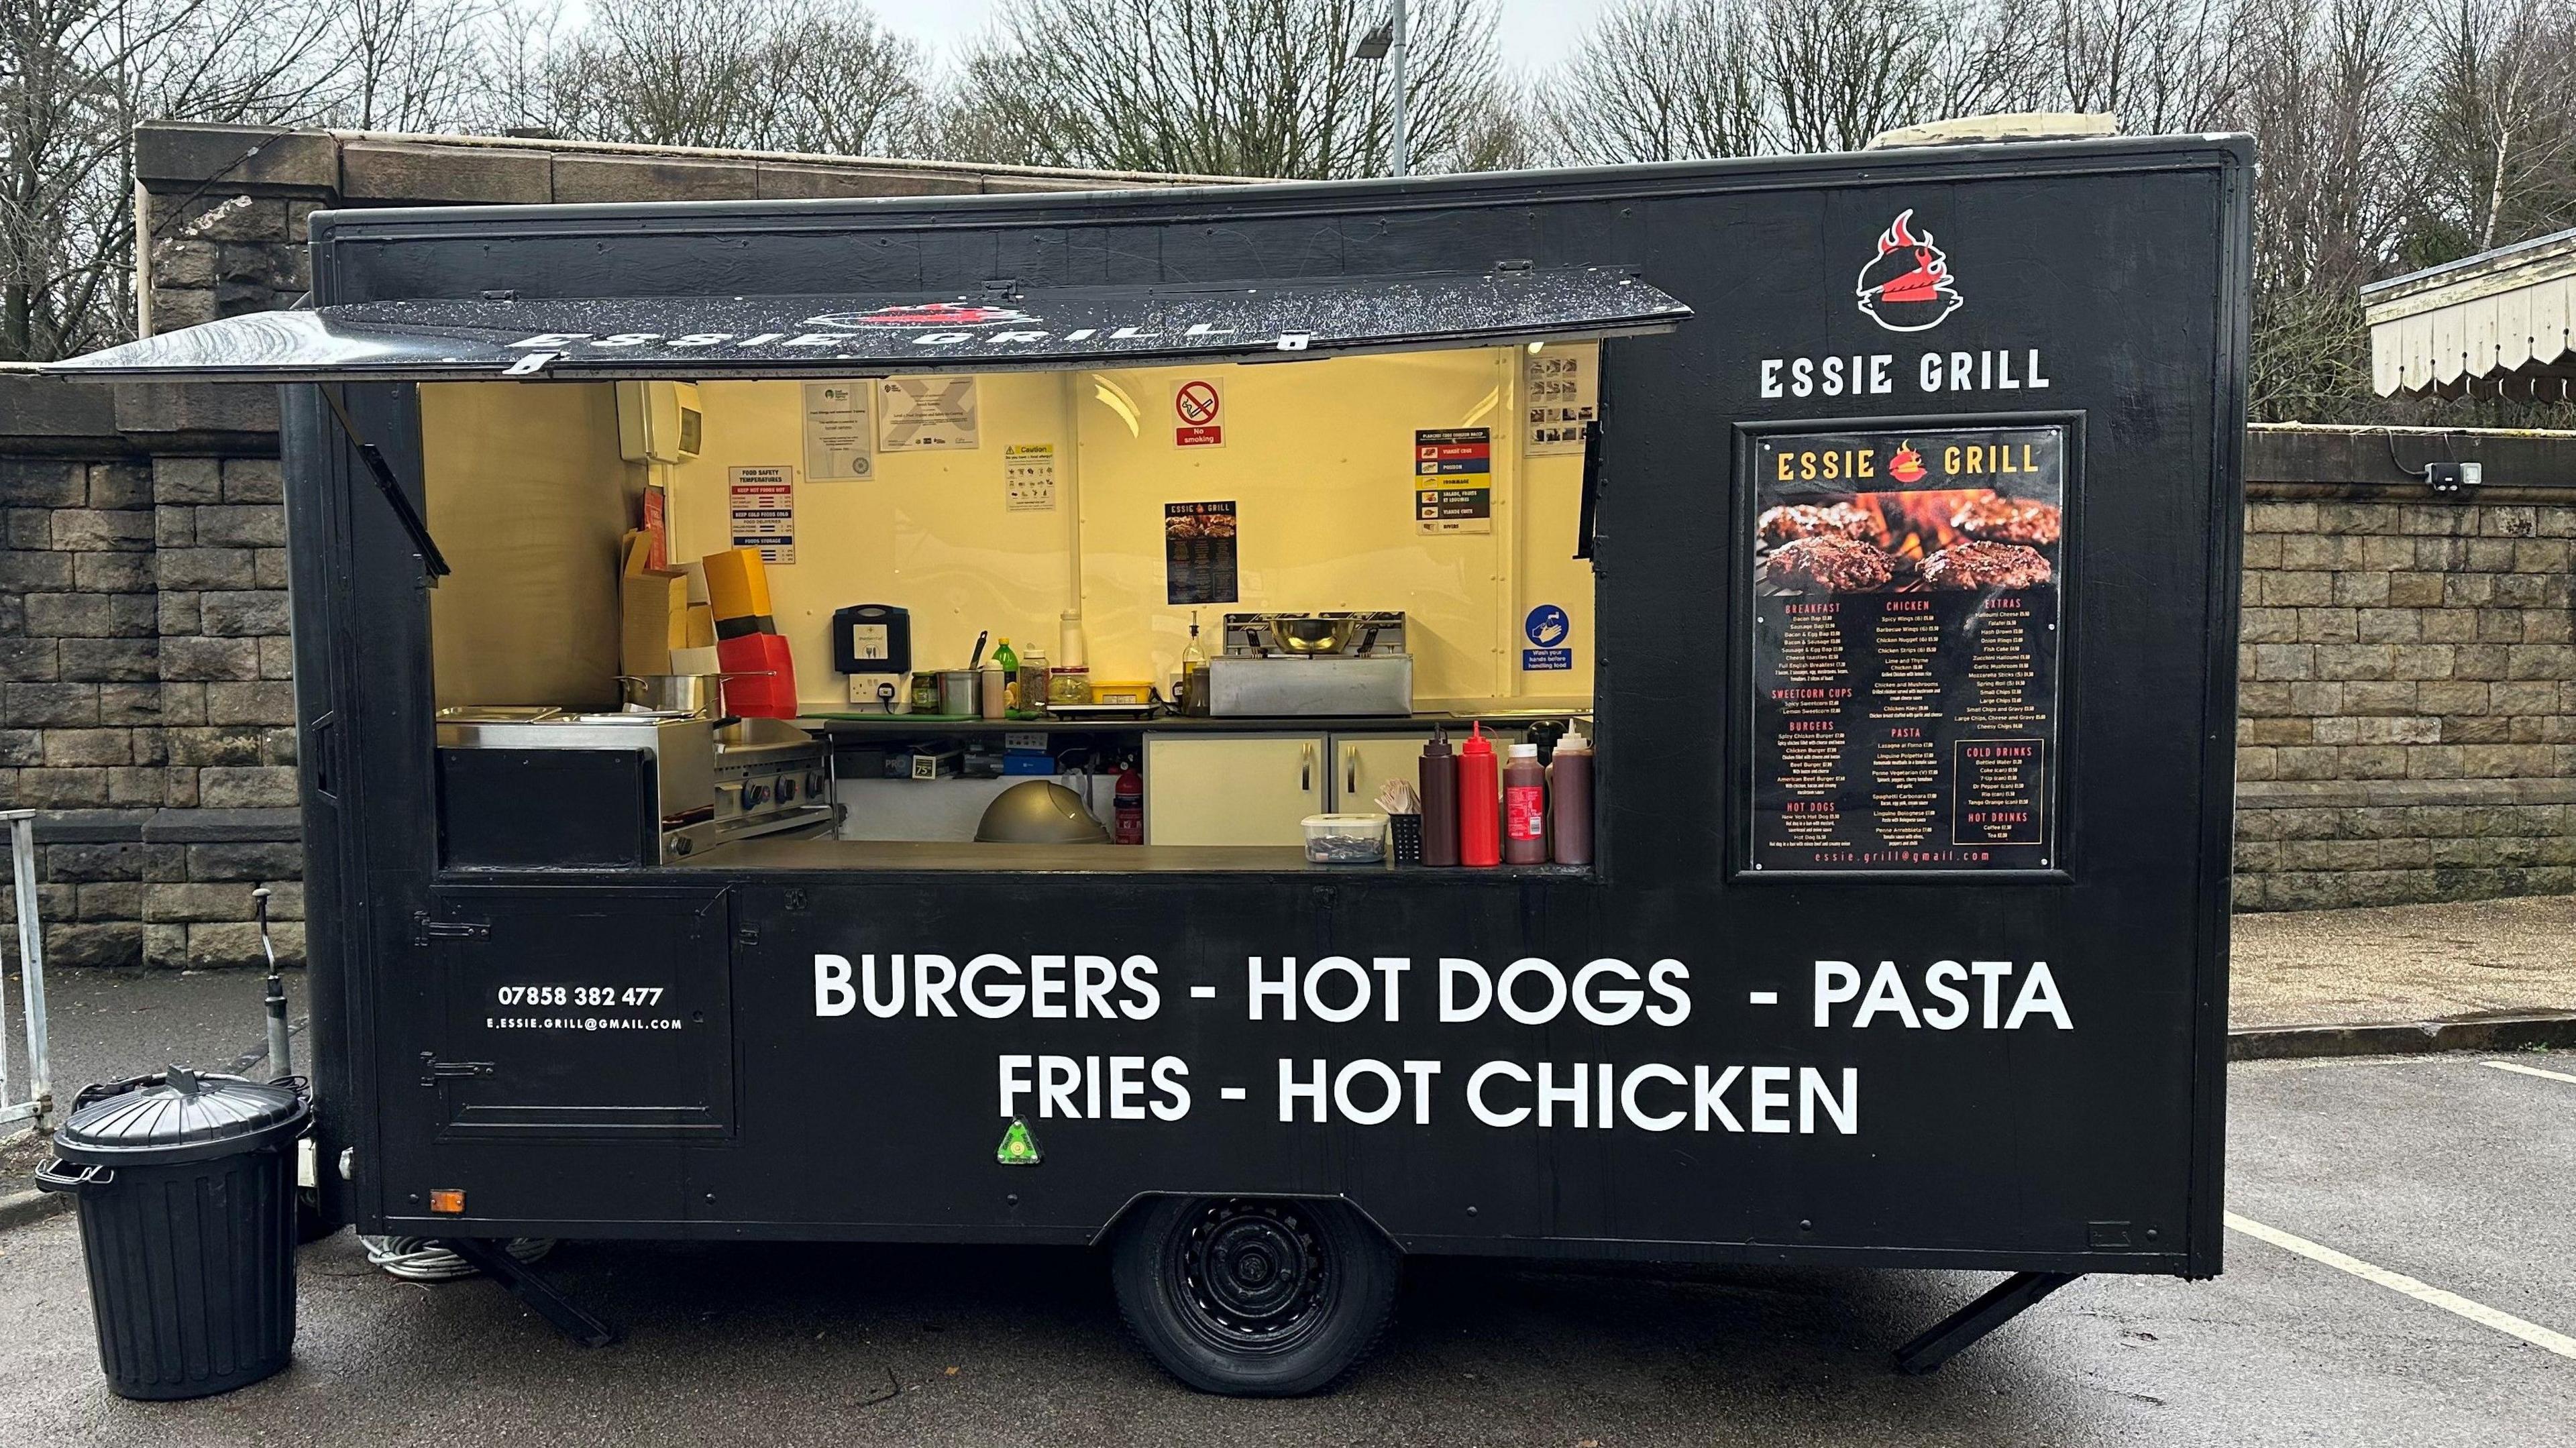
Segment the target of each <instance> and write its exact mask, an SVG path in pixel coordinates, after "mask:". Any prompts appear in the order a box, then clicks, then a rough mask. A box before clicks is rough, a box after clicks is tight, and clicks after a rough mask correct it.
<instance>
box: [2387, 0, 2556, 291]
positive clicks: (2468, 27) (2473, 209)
mask: <svg viewBox="0 0 2576 1448" xmlns="http://www.w3.org/2000/svg"><path fill="white" fill-rule="evenodd" d="M2427 21H2428V31H2429V34H2428V36H2427V43H2426V46H2425V48H2426V50H2427V51H2428V52H2429V57H2428V62H2427V65H2426V74H2425V75H2424V78H2423V80H2422V83H2421V91H2420V94H2419V96H2418V98H2417V100H2416V103H2415V105H2414V107H2413V110H2414V113H2415V114H2416V115H2417V116H2419V117H2421V118H2422V126H2421V129H2420V132H2419V137H2418V141H2417V147H2418V152H2419V155H2420V157H2421V162H2422V166H2423V182H2424V185H2423V192H2422V196H2421V199H2420V210H2421V215H2420V218H2419V221H2418V234H2417V235H2416V237H2415V238H2414V239H2413V242H2412V247H2413V257H2410V259H2414V258H2416V257H2426V256H2429V257H2430V258H2431V259H2434V260H2440V259H2445V258H2444V256H2443V254H2444V253H2450V254H2456V253H2458V252H2462V251H2484V250H2486V249H2488V248H2490V247H2493V246H2495V245H2497V244H2498V243H2499V242H2502V241H2510V240H2512V239H2514V238H2516V237H2519V236H2528V235H2531V234H2534V233H2537V232H2543V231H2549V230H2553V229H2555V228H2557V227H2562V226H2566V225H2568V224H2570V222H2571V221H2576V109H2571V108H2570V102H2569V98H2570V96H2571V95H2576V9H2571V8H2569V7H2568V6H2567V5H2566V4H2565V3H2563V0H2559V3H2552V0H2432V3H2431V6H2430V10H2429V13H2428V16H2427Z"/></svg>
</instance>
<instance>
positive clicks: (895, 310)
mask: <svg viewBox="0 0 2576 1448" xmlns="http://www.w3.org/2000/svg"><path fill="white" fill-rule="evenodd" d="M1036 320H1037V318H1035V317H1032V316H1030V315H1029V314H1028V313H1026V312H1018V311H1013V310H1012V309H1010V308H1009V307H985V306H977V305H975V304H973V303H971V302H921V303H917V304H913V305H907V306H893V307H879V308H877V309H876V310H875V311H873V312H825V313H823V314H822V315H821V316H818V317H807V318H806V319H805V322H804V325H806V326H808V327H836V328H842V329H846V330H855V329H857V328H860V327H995V326H1005V325H1011V324H1015V323H1020V322H1034V321H1036Z"/></svg>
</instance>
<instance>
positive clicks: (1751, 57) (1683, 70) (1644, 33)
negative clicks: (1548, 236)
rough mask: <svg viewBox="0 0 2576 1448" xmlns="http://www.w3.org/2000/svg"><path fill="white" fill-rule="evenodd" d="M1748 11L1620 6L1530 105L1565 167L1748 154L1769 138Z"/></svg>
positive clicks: (1647, 0)
mask: <svg viewBox="0 0 2576 1448" xmlns="http://www.w3.org/2000/svg"><path fill="white" fill-rule="evenodd" d="M1757 30H1758V26H1757V21H1756V18H1755V15H1754V12H1753V11H1752V10H1751V9H1750V8H1749V7H1747V6H1746V5H1744V4H1742V3H1739V0H1626V3H1623V4H1620V5H1617V6H1615V7H1613V8H1612V9H1611V10H1610V11H1609V12H1608V13H1606V14H1604V15H1603V16H1602V17H1601V22H1600V24H1599V25H1598V26H1596V27H1595V28H1594V29H1593V30H1592V31H1591V33H1590V34H1588V35H1586V36H1585V37H1584V39H1583V42H1582V44H1581V45H1580V46H1578V47H1577V48H1576V50H1575V52H1574V54H1573V56H1572V57H1571V58H1570V59H1569V60H1568V61H1567V62H1566V65H1565V68H1564V69H1563V70H1561V71H1559V72H1558V73H1557V75H1556V76H1555V77H1554V78H1553V81H1552V83H1551V84H1550V85H1549V86H1548V87H1547V88H1546V89H1545V90H1544V91H1543V92H1542V93H1541V94H1540V96H1539V98H1538V101H1537V112H1538V124H1539V128H1540V129H1541V130H1542V131H1543V132H1544V133H1545V134H1546V136H1547V137H1548V139H1549V140H1550V141H1551V142H1552V143H1553V144H1554V145H1555V147H1556V148H1557V149H1558V150H1559V151H1560V152H1561V153H1562V154H1563V155H1564V157H1565V158H1566V159H1568V160H1571V161H1579V162H1584V163H1587V164H1595V165H1598V164H1616V163H1619V162H1623V161H1671V160H1680V159H1684V158H1693V157H1705V156H1750V155H1753V154H1756V153H1757V152H1760V151H1762V150H1764V149H1766V148H1767V146H1768V144H1769V141H1770V135H1771V118H1770V106H1769V92H1768V90H1767V88H1766V87H1765V85H1764V77H1763V73H1762V69H1761V66H1760V53H1759V45H1758V42H1757Z"/></svg>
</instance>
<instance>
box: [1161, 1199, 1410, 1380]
mask: <svg viewBox="0 0 2576 1448" xmlns="http://www.w3.org/2000/svg"><path fill="white" fill-rule="evenodd" d="M1400 1263H1401V1258H1400V1257H1399V1255H1398V1253H1397V1252H1396V1250H1395V1248H1394V1247H1393V1246H1392V1245H1391V1244H1389V1243H1388V1242H1387V1240H1386V1239H1385V1238H1384V1237H1382V1236H1380V1235H1379V1234H1378V1231H1377V1229H1376V1228H1375V1227H1372V1226H1370V1225H1369V1224H1368V1223H1367V1222H1366V1221H1364V1220H1363V1219H1362V1218H1361V1217H1360V1214H1359V1213H1358V1212H1356V1211H1353V1210H1352V1209H1351V1208H1350V1207H1349V1206H1347V1205H1345V1204H1343V1203H1341V1202H1327V1201H1301V1200H1292V1199H1287V1198H1277V1197H1267V1198H1265V1197H1167V1198H1164V1199H1162V1200H1159V1201H1156V1202H1154V1203H1153V1204H1151V1205H1150V1206H1147V1207H1144V1208H1140V1209H1139V1210H1138V1212H1137V1213H1136V1214H1135V1215H1134V1216H1132V1217H1130V1218H1129V1219H1128V1221H1127V1223H1126V1224H1125V1226H1124V1227H1122V1228H1121V1229H1120V1231H1119V1233H1118V1237H1117V1240H1116V1242H1115V1243H1114V1244H1113V1246H1112V1247H1111V1249H1110V1277H1111V1281H1112V1283H1113V1285H1114V1286H1115V1287H1116V1289H1117V1292H1118V1310H1119V1312H1120V1314H1121V1315H1122V1316H1124V1317H1125V1318H1126V1320H1127V1329H1128V1331H1130V1332H1132V1333H1134V1334H1135V1336H1136V1339H1137V1341H1138V1342H1140V1343H1142V1344H1143V1345H1144V1348H1145V1351H1146V1352H1148V1353H1149V1354H1151V1355H1152V1356H1153V1359H1154V1361H1155V1362H1157V1363H1160V1364H1161V1365H1162V1367H1163V1369H1164V1371H1166V1372H1168V1373H1170V1374H1171V1375H1172V1376H1173V1377H1176V1378H1178V1379H1180V1380H1181V1381H1182V1382H1184V1383H1186V1384H1188V1385H1189V1386H1191V1387H1193V1388H1196V1389H1198V1390H1199V1391H1201V1392H1204V1393H1226V1394H1231V1395H1234V1396H1238V1397H1262V1398H1284V1397H1295V1396H1297V1395H1299V1394H1302V1393H1317V1392H1322V1391H1323V1390H1325V1389H1327V1388H1329V1387H1332V1386H1333V1385H1334V1384H1335V1383H1337V1382H1339V1381H1341V1379H1342V1378H1343V1377H1344V1376H1346V1375H1347V1374H1349V1372H1350V1371H1351V1370H1352V1369H1353V1368H1355V1367H1357V1366H1359V1364H1360V1361H1361V1360H1362V1359H1364V1358H1366V1357H1367V1356H1368V1355H1369V1353H1370V1352H1371V1351H1372V1350H1374V1349H1375V1348H1376V1347H1377V1344H1378V1339H1379V1338H1381V1337H1383V1336H1384V1335H1385V1333H1386V1329H1387V1324H1388V1323H1389V1322H1390V1321H1392V1320H1393V1318H1394V1316H1395V1288H1396V1277H1397V1275H1398V1271H1399V1268H1400Z"/></svg>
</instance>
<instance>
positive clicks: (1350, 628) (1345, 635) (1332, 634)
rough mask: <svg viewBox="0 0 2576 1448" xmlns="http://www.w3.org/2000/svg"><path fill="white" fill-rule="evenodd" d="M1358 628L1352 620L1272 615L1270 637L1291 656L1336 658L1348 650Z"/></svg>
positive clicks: (1356, 621) (1355, 621)
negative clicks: (1335, 656) (1326, 656)
mask: <svg viewBox="0 0 2576 1448" xmlns="http://www.w3.org/2000/svg"><path fill="white" fill-rule="evenodd" d="M1358 627H1359V620H1358V619H1355V618H1316V617H1313V616H1312V615H1308V616H1306V617H1302V618H1290V617H1287V616H1285V615H1273V616H1272V618H1271V620H1270V636H1271V637H1272V638H1274V639H1277V640H1278V641H1279V647H1281V648H1283V649H1286V650H1287V651H1288V652H1290V653H1292V654H1338V653H1340V652H1342V651H1343V650H1345V649H1347V648H1349V647H1350V646H1351V635H1352V633H1353V632H1355V631H1356V630H1357V629H1358Z"/></svg>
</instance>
